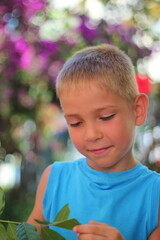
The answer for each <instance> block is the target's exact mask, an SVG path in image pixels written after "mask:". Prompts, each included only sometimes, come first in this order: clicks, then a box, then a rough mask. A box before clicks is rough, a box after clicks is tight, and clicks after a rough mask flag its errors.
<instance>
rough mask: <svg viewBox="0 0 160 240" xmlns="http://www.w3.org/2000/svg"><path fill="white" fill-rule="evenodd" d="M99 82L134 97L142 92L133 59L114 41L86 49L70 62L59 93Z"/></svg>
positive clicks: (62, 72)
mask: <svg viewBox="0 0 160 240" xmlns="http://www.w3.org/2000/svg"><path fill="white" fill-rule="evenodd" d="M85 83H91V84H92V83H96V84H98V85H99V86H101V87H102V88H103V89H105V88H106V89H107V90H108V88H109V89H111V90H112V91H114V92H115V93H117V94H119V95H120V96H122V97H124V98H126V99H128V100H132V99H134V98H135V97H136V96H137V94H138V88H137V84H136V80H135V72H134V68H133V64H132V62H131V60H130V58H129V57H128V56H127V55H126V54H125V53H124V52H122V51H121V50H120V49H118V48H117V47H116V46H113V45H110V44H102V45H98V46H91V47H87V48H84V49H83V50H81V51H78V52H77V53H75V54H74V55H73V56H72V57H71V58H70V59H68V60H67V61H66V63H65V64H64V65H63V67H62V69H61V70H60V72H59V74H58V77H57V80H56V93H57V96H58V97H60V95H61V93H62V92H63V91H69V90H70V89H71V88H75V89H76V88H77V87H78V86H79V85H82V86H83V85H84V84H85Z"/></svg>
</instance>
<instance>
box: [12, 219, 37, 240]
mask: <svg viewBox="0 0 160 240" xmlns="http://www.w3.org/2000/svg"><path fill="white" fill-rule="evenodd" d="M16 235H17V238H18V240H41V238H40V233H38V232H37V230H36V228H35V227H34V226H33V225H32V224H29V223H26V222H23V223H21V224H19V225H18V227H17V231H16Z"/></svg>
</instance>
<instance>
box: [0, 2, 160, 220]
mask: <svg viewBox="0 0 160 240" xmlns="http://www.w3.org/2000/svg"><path fill="white" fill-rule="evenodd" d="M75 2H76V4H75ZM91 6H92V7H91ZM94 6H96V11H95V7H94ZM93 7H94V8H93ZM159 16H160V1H158V0H157V1H153V0H141V1H138V0H134V1H133V0H130V1H129V0H128V1H127V0H126V1H118V0H112V1H105V0H94V1H89V0H81V1H80V0H79V1H74V4H73V3H71V5H70V6H69V7H68V6H65V8H62V7H60V6H58V5H57V1H56V0H55V1H54V0H52V1H51V0H48V1H47V0H34V1H33V0H10V1H7V0H1V2H0V160H1V166H2V165H3V166H4V165H5V164H6V166H10V165H12V166H14V169H16V171H17V173H16V177H15V178H14V185H13V186H11V185H10V186H8V185H7V186H5V185H4V186H3V188H4V189H5V191H6V206H7V207H6V208H5V211H4V213H3V216H2V217H3V218H4V219H10V220H12V219H13V220H16V219H17V220H19V221H25V220H26V218H27V217H28V215H29V213H30V211H31V209H32V206H33V202H34V197H35V191H36V187H37V183H38V181H39V178H40V175H41V173H42V171H43V169H44V168H45V167H46V166H47V165H48V164H50V163H52V162H53V161H61V160H64V158H65V160H66V159H67V160H69V157H68V155H67V154H66V153H68V152H69V153H70V152H71V153H72V152H73V147H72V145H71V143H70V141H69V138H68V133H67V130H66V125H65V122H64V120H63V117H62V113H61V111H60V108H59V103H58V101H57V99H56V96H55V90H54V83H55V79H56V76H57V73H58V71H59V69H60V68H61V66H62V65H63V63H64V62H65V60H66V59H67V58H68V57H70V56H71V55H72V54H73V53H74V52H75V51H77V50H79V49H81V48H82V47H85V46H88V45H95V44H99V43H110V44H116V45H118V46H119V47H120V48H121V49H122V50H123V51H125V52H126V53H127V54H128V55H129V56H130V57H131V59H132V61H133V64H134V66H135V71H136V76H137V81H138V84H139V88H140V91H141V92H145V93H146V94H148V96H149V98H150V106H149V113H148V118H147V122H146V124H145V125H144V126H143V127H142V128H140V129H139V130H138V134H137V140H136V145H135V152H136V154H137V157H138V158H139V159H140V160H141V161H142V162H143V163H144V164H146V165H148V166H149V168H151V169H154V170H156V171H160V170H159V165H160V157H159V156H160V147H159V144H160V128H159V124H160V114H159V102H160V101H159V100H160V88H159V83H156V84H155V83H154V81H153V79H152V78H151V76H149V73H148V71H147V70H148V69H147V68H146V67H145V62H146V61H147V60H148V59H150V57H151V56H152V55H153V54H154V53H156V52H158V51H159V47H158V46H159V44H160V31H159V30H157V29H159V28H158V26H159V25H158V24H159V21H160V20H159ZM159 80H160V79H159ZM2 169H3V168H2ZM3 174H4V170H3V173H2V170H1V171H0V178H1V179H2V176H3ZM6 177H7V176H6Z"/></svg>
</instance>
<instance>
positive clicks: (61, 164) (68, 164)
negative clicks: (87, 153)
mask: <svg viewBox="0 0 160 240" xmlns="http://www.w3.org/2000/svg"><path fill="white" fill-rule="evenodd" d="M84 159H85V158H78V159H76V160H71V161H55V162H54V163H53V164H52V170H55V169H57V170H58V169H59V170H60V169H65V170H67V169H68V170H69V169H73V168H74V169H75V168H76V167H79V166H80V165H81V163H82V161H84Z"/></svg>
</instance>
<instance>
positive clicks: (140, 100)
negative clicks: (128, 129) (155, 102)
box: [134, 93, 148, 126]
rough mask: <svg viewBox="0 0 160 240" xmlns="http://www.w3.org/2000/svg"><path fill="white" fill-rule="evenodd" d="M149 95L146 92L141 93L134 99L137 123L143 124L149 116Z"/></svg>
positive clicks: (138, 124)
mask: <svg viewBox="0 0 160 240" xmlns="http://www.w3.org/2000/svg"><path fill="white" fill-rule="evenodd" d="M147 109H148V97H147V95H146V94H143V93H140V94H139V95H138V96H137V97H136V98H135V100H134V111H135V124H136V125H137V126H141V125H142V124H143V123H144V122H145V120H146V116H147Z"/></svg>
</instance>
